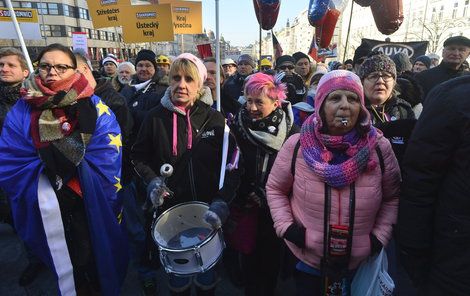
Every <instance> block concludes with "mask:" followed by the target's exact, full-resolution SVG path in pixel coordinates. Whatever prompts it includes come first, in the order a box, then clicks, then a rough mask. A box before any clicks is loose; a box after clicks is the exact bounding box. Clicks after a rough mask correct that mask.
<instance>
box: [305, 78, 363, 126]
mask: <svg viewBox="0 0 470 296" xmlns="http://www.w3.org/2000/svg"><path fill="white" fill-rule="evenodd" d="M335 90H347V91H351V92H353V93H355V94H357V95H358V97H359V100H360V102H361V111H360V114H359V118H358V121H359V123H360V124H361V126H363V127H368V126H370V115H369V111H367V109H366V107H365V105H364V89H363V87H362V82H361V79H359V76H357V75H356V74H354V73H353V72H351V71H347V70H334V71H331V72H328V73H326V74H325V75H323V77H322V78H321V79H320V82H319V83H318V87H317V93H316V95H315V102H314V105H315V111H316V112H315V118H316V120H317V123H318V124H317V128H318V129H321V128H322V120H321V117H320V110H321V106H322V105H323V102H324V101H325V99H326V97H327V96H328V95H329V94H330V93H332V92H333V91H335ZM356 124H357V123H356Z"/></svg>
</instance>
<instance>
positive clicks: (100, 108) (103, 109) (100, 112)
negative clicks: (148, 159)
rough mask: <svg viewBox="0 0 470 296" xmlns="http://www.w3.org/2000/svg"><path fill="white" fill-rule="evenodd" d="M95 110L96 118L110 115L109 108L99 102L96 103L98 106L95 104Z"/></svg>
mask: <svg viewBox="0 0 470 296" xmlns="http://www.w3.org/2000/svg"><path fill="white" fill-rule="evenodd" d="M96 108H97V109H98V117H100V116H101V115H103V114H104V113H106V114H108V115H111V113H109V107H108V106H106V105H105V104H103V102H102V101H101V100H100V101H99V102H98V104H96Z"/></svg>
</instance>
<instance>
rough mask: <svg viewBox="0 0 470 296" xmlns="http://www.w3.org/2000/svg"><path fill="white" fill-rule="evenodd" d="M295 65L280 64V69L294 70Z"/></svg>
mask: <svg viewBox="0 0 470 296" xmlns="http://www.w3.org/2000/svg"><path fill="white" fill-rule="evenodd" d="M294 68H295V67H294V66H292V65H282V66H279V69H281V70H286V69H289V70H293V69H294Z"/></svg>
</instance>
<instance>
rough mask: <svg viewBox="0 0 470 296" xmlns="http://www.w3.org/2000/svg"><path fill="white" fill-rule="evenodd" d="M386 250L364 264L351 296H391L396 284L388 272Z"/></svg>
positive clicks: (359, 271) (358, 272)
mask: <svg viewBox="0 0 470 296" xmlns="http://www.w3.org/2000/svg"><path fill="white" fill-rule="evenodd" d="M387 270H388V260H387V253H385V249H384V248H382V251H380V253H379V255H377V256H375V257H369V258H368V259H367V260H366V261H364V262H362V264H361V266H359V269H358V270H357V272H356V275H355V276H354V279H353V281H352V284H351V296H391V295H392V294H393V290H394V289H395V283H394V282H393V280H392V278H391V277H390V275H389V274H388V272H387Z"/></svg>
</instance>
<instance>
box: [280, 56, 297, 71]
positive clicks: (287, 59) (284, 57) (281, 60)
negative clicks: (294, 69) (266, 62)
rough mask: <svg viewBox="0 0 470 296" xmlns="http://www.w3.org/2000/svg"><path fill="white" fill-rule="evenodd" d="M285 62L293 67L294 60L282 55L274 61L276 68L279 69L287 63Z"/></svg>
mask: <svg viewBox="0 0 470 296" xmlns="http://www.w3.org/2000/svg"><path fill="white" fill-rule="evenodd" d="M287 62H291V63H292V65H294V64H295V59H294V58H293V57H292V56H290V55H283V56H280V57H278V58H277V60H276V68H279V66H280V65H282V64H284V63H287Z"/></svg>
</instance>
